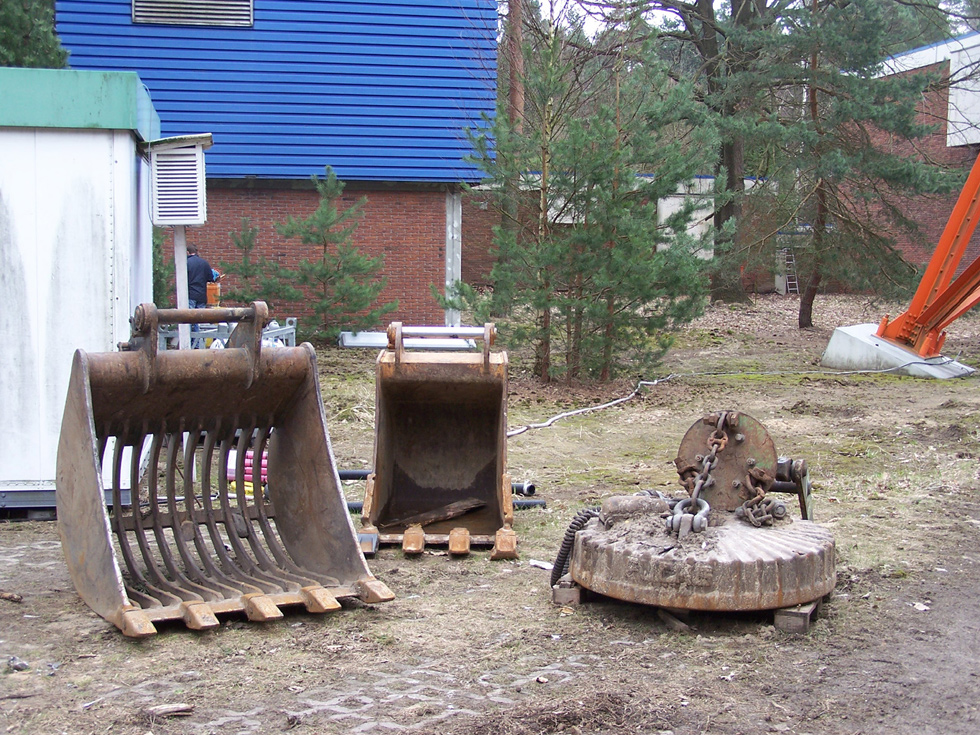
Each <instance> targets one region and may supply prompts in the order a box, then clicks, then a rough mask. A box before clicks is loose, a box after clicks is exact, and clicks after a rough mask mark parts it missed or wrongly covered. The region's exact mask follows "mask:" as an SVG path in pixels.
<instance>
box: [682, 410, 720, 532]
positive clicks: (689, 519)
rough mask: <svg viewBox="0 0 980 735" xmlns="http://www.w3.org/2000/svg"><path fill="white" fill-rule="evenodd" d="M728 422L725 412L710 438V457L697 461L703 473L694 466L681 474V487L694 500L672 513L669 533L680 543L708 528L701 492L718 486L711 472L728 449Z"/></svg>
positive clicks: (705, 502) (708, 455)
mask: <svg viewBox="0 0 980 735" xmlns="http://www.w3.org/2000/svg"><path fill="white" fill-rule="evenodd" d="M727 421H728V412H727V411H722V412H721V413H720V414H719V416H718V421H717V423H716V424H715V430H714V431H713V432H712V433H711V435H710V436H709V437H708V453H707V454H705V455H698V457H697V461H698V462H700V464H701V468H700V470H698V469H697V465H691V466H689V467H685V468H684V469H682V470H681V471H680V475H681V485H683V486H684V487H685V488H687V491H688V492H689V493H690V494H691V497H689V498H685V499H684V500H682V501H680V502H679V503H677V505H675V506H674V510H673V513H672V514H671V515H670V516H669V517H668V518H667V530H668V532H670V533H677V538H679V539H682V538H684V537H685V536H687V534H688V533H691V532H692V531H693V532H694V533H701V532H702V531H704V530H705V529H707V527H708V514H709V513H710V512H711V506H710V505H708V501H707V500H705V499H704V498H702V497H701V491H702V490H703V489H704V488H706V487H711V486H712V485H713V484H714V482H715V480H714V478H713V477H712V476H711V470H712V468H713V467H714V466H715V465H716V464H717V462H718V452H721V451H723V450H724V449H725V447H726V446H728V434H727V433H726V432H725V424H726V422H727ZM695 509H696V510H695ZM692 511H693V512H692Z"/></svg>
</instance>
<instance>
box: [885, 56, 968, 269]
mask: <svg viewBox="0 0 980 735" xmlns="http://www.w3.org/2000/svg"><path fill="white" fill-rule="evenodd" d="M920 71H922V72H925V71H929V72H933V73H940V74H942V75H943V76H944V77H948V75H949V62H948V61H946V62H943V63H941V64H937V65H933V66H929V67H924V68H923V69H921V70H915V71H911V72H906V73H907V74H915V73H918V72H920ZM948 109H949V90H948V89H937V90H932V91H929V92H927V93H926V94H925V95H924V96H923V99H922V101H921V102H920V104H919V116H918V120H919V122H920V123H924V124H928V125H935V126H936V130H935V132H934V133H933V134H932V135H929V136H927V137H925V138H922V139H920V140H918V141H916V142H915V143H914V144H912V143H909V142H906V141H902V140H896V139H894V138H892V137H890V136H888V135H886V134H884V133H879V134H878V135H877V136H876V137H875V138H874V139H873V140H874V143H875V144H876V145H878V146H880V147H881V148H882V149H884V150H887V151H889V152H893V153H899V154H903V155H907V156H910V157H911V156H917V157H925V158H926V159H928V160H931V161H934V162H936V163H939V164H943V165H946V166H949V167H952V168H967V169H968V168H969V167H970V166H972V165H973V162H974V161H975V160H976V158H977V153H978V150H980V147H978V146H972V145H970V146H956V147H948V146H947V145H946V132H947V124H946V123H947V120H946V116H947V114H948ZM958 196H959V192H958V191H957V192H953V193H951V194H947V195H943V196H920V197H916V198H914V199H905V200H904V201H902V203H901V205H900V208H901V210H902V212H903V214H904V215H905V216H906V217H908V218H910V219H912V220H914V221H915V222H916V223H917V224H918V225H919V231H918V232H917V233H915V234H913V235H910V234H908V233H893V237H894V238H895V240H896V243H897V246H898V248H899V250H901V252H902V254H903V256H904V257H905V259H906V260H908V261H909V262H911V263H914V264H916V265H922V264H924V263H926V262H928V261H929V259H930V258H931V257H932V254H933V251H935V249H936V245H937V244H938V243H939V238H940V236H941V235H942V232H943V229H944V228H945V227H946V222H947V220H948V219H949V215H950V213H951V212H952V211H953V206H954V205H955V204H956V200H957V198H958ZM977 257H980V230H978V231H977V233H976V234H974V236H973V238H972V239H971V240H970V243H969V245H968V246H967V250H966V254H965V255H964V257H963V260H962V261H961V262H960V269H961V270H962V268H964V267H965V266H967V265H969V264H970V263H971V262H972V261H973V260H975V259H976V258H977Z"/></svg>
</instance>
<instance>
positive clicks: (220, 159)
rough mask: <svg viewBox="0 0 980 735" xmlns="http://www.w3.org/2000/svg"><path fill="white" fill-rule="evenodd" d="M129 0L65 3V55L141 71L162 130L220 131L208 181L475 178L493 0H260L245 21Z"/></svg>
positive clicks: (61, 8) (491, 65)
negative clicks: (168, 20)
mask: <svg viewBox="0 0 980 735" xmlns="http://www.w3.org/2000/svg"><path fill="white" fill-rule="evenodd" d="M131 6H132V1H131V0H101V1H93V0H58V2H57V3H56V12H57V30H58V34H59V36H60V37H61V41H62V44H63V45H64V46H65V48H67V49H69V50H70V51H71V56H70V57H69V64H70V65H71V67H72V68H74V69H106V70H124V71H136V72H138V73H139V75H140V78H141V79H142V80H143V82H144V83H145V84H146V86H147V88H148V89H149V92H150V96H151V97H152V99H153V104H154V106H155V107H156V109H157V110H158V112H159V113H160V119H161V126H162V134H163V135H164V136H168V137H169V136H175V135H187V134H192V133H213V135H214V147H213V148H212V149H211V150H210V151H208V156H207V159H208V160H207V166H208V177H209V178H244V177H247V176H257V177H260V178H274V179H301V178H307V177H309V176H310V175H311V174H318V175H320V174H322V173H323V168H324V166H326V165H330V166H333V168H334V170H335V171H336V172H337V176H338V177H339V178H341V179H343V180H347V181H357V180H376V181H424V182H456V181H476V180H479V178H480V174H479V172H478V171H477V170H476V169H475V168H474V167H473V166H472V165H470V164H468V163H466V162H465V161H464V160H463V158H464V157H465V156H466V155H467V154H468V153H470V145H469V143H468V141H467V139H466V134H465V132H464V131H465V129H467V128H476V127H479V126H481V125H483V124H484V123H483V119H484V116H487V115H492V114H493V111H494V106H495V99H496V27H497V6H496V2H495V1H494V0H421V1H419V2H411V3H409V2H397V1H396V0H362V1H361V2H356V3H355V2H334V1H333V0H254V6H253V8H254V24H253V26H252V27H250V28H241V27H238V28H234V27H218V26H186V25H181V26H177V25H156V24H137V23H133V22H132V18H131V12H132V7H131Z"/></svg>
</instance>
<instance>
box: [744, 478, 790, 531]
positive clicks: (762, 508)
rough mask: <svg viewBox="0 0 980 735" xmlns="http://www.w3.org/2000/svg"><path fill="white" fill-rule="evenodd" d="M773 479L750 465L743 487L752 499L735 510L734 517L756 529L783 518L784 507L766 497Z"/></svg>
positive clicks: (780, 502)
mask: <svg viewBox="0 0 980 735" xmlns="http://www.w3.org/2000/svg"><path fill="white" fill-rule="evenodd" d="M775 479H776V478H774V477H773V476H772V475H770V474H769V473H768V472H766V471H765V470H764V469H762V468H761V467H756V466H753V465H752V464H750V466H749V471H748V472H747V473H746V474H745V483H744V486H745V487H746V488H748V490H749V493H750V494H751V496H752V497H750V498H749V499H748V500H746V501H745V502H744V503H742V505H740V506H739V507H738V508H736V509H735V515H736V516H737V517H739V518H741V519H743V520H746V521H748V522H749V523H751V524H752V525H753V526H755V527H756V528H759V527H760V526H771V525H772V522H773V520H775V519H780V518H784V517H785V516H786V505H785V504H784V503H783V502H782V501H780V500H776V499H775V498H772V497H768V496H767V495H766V491H767V490H768V489H769V488H770V487H772V484H773V482H775Z"/></svg>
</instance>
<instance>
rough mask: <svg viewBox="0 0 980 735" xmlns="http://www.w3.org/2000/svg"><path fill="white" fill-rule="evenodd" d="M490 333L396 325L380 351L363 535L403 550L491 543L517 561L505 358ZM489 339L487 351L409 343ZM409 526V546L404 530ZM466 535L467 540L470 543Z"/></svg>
mask: <svg viewBox="0 0 980 735" xmlns="http://www.w3.org/2000/svg"><path fill="white" fill-rule="evenodd" d="M494 335H495V330H494V327H493V325H490V324H488V325H485V326H484V327H460V328H440V327H402V325H401V324H400V323H397V322H396V323H394V324H392V325H391V326H390V327H389V330H388V337H389V344H388V348H387V349H385V350H383V351H382V352H381V353H380V354H379V355H378V360H377V365H376V376H377V382H376V405H375V434H374V472H373V474H371V475H370V476H369V477H368V481H367V487H366V491H365V498H364V508H363V515H362V524H363V528H362V537H364V536H372V535H376V536H377V540H379V541H380V542H381V543H383V544H402V545H403V547H404V548H405V549H406V551H408V552H412V551H416V552H417V551H421V547H420V546H419V544H418V541H417V538H418V535H419V531H418V528H417V527H421V529H422V534H423V536H424V543H425V544H438V545H446V544H450V535H452V536H453V542H454V543H452V544H451V545H450V551H451V552H454V550H459V552H458V553H465V551H466V550H468V549H469V546H470V544H472V545H474V546H489V545H491V544H492V545H493V547H494V548H493V552H492V557H494V558H512V557H514V556H516V536H515V535H514V531H513V529H512V524H513V504H512V488H511V482H510V478H509V477H508V475H507V473H506V466H507V446H506V441H507V428H506V427H507V354H506V352H493V351H491V349H490V347H491V345H492V343H493V339H494ZM427 336H432V337H447V336H456V337H463V338H468V339H472V340H482V341H483V345H482V347H483V349H482V351H480V352H428V351H418V350H411V351H409V350H406V349H405V347H404V339H405V338H406V337H427ZM409 529H412V533H411V544H410V545H409V546H405V544H406V536H405V535H406V531H407V530H409ZM464 536H468V541H467V540H464V538H463V537H464Z"/></svg>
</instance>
